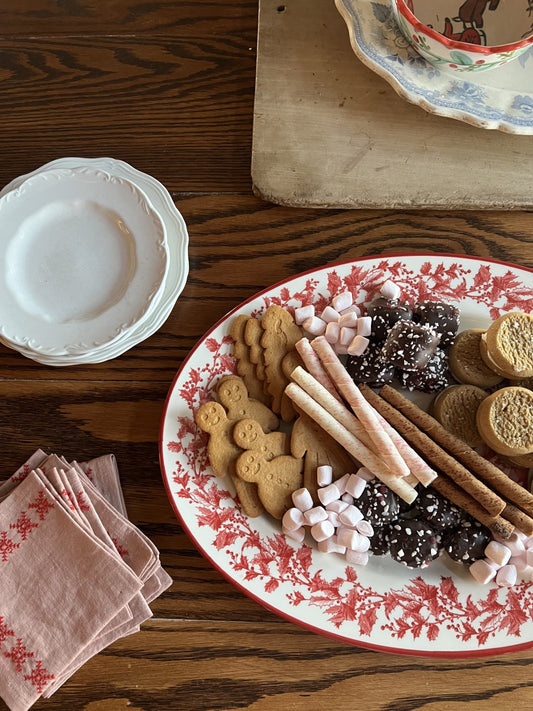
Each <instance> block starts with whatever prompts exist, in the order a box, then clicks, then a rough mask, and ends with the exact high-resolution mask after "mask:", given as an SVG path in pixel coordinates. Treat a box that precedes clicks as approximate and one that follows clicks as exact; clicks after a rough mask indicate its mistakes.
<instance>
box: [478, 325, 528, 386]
mask: <svg viewBox="0 0 533 711" xmlns="http://www.w3.org/2000/svg"><path fill="white" fill-rule="evenodd" d="M483 344H484V348H482V349H481V355H482V357H483V359H484V360H485V363H486V364H487V365H488V366H489V367H490V368H492V369H493V370H494V371H496V372H497V373H499V374H500V375H504V377H507V378H512V379H518V378H531V377H532V376H533V314H527V313H523V312H521V311H511V312H510V313H507V314H503V316H500V317H499V318H498V319H496V321H494V322H493V323H492V324H491V325H490V326H489V328H488V329H487V332H486V333H485V335H484V336H483Z"/></svg>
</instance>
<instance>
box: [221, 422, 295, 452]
mask: <svg viewBox="0 0 533 711" xmlns="http://www.w3.org/2000/svg"><path fill="white" fill-rule="evenodd" d="M233 441H234V442H235V444H236V445H237V446H238V447H241V449H253V450H254V451H256V452H260V453H261V454H262V455H263V456H264V458H265V459H268V460H271V459H274V457H279V456H280V455H282V454H290V453H291V438H290V436H289V435H288V434H286V433H285V432H268V433H265V432H263V429H262V427H261V425H260V424H259V422H256V421H255V420H251V419H244V420H239V421H238V422H237V423H236V424H235V427H234V428H233Z"/></svg>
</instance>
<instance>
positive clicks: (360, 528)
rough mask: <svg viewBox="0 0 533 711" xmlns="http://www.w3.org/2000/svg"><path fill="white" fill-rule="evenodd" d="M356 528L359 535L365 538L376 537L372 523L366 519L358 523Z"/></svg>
mask: <svg viewBox="0 0 533 711" xmlns="http://www.w3.org/2000/svg"><path fill="white" fill-rule="evenodd" d="M355 528H356V530H357V532H358V533H360V534H361V535H363V536H366V537H367V538H371V537H372V536H373V535H374V528H373V526H372V524H371V523H370V521H366V520H365V519H362V520H361V521H358V522H357V523H356V524H355Z"/></svg>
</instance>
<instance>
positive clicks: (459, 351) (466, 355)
mask: <svg viewBox="0 0 533 711" xmlns="http://www.w3.org/2000/svg"><path fill="white" fill-rule="evenodd" d="M484 333H485V331H484V330H483V329H481V328H470V329H467V330H466V331H461V332H460V333H458V334H457V336H456V337H455V341H454V342H453V344H452V346H451V347H450V354H449V368H450V371H451V373H452V375H453V377H454V378H455V379H456V380H458V381H459V382H460V383H464V384H466V385H475V386H476V387H478V388H490V387H493V386H494V385H498V383H501V381H502V376H501V375H498V374H497V373H495V372H494V371H493V370H491V369H490V368H489V367H488V365H486V364H485V362H484V360H483V358H482V356H481V352H480V350H481V342H482V341H481V339H482V336H483V335H484Z"/></svg>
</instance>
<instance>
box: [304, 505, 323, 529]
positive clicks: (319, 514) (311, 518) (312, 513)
mask: <svg viewBox="0 0 533 711" xmlns="http://www.w3.org/2000/svg"><path fill="white" fill-rule="evenodd" d="M327 517H328V512H327V511H326V509H325V508H324V507H323V506H315V507H314V508H312V509H309V510H308V511H305V512H304V524H305V525H306V526H314V525H315V523H320V521H325V520H326V519H327Z"/></svg>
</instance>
